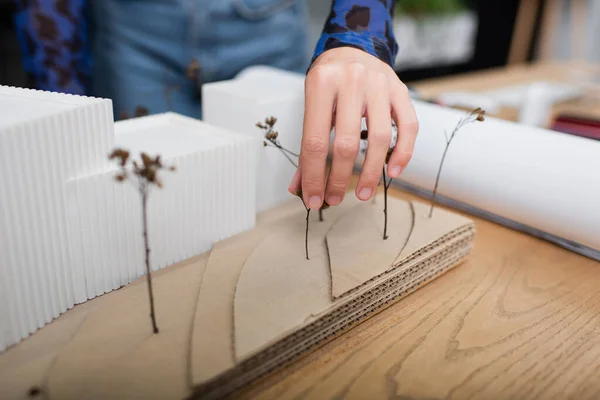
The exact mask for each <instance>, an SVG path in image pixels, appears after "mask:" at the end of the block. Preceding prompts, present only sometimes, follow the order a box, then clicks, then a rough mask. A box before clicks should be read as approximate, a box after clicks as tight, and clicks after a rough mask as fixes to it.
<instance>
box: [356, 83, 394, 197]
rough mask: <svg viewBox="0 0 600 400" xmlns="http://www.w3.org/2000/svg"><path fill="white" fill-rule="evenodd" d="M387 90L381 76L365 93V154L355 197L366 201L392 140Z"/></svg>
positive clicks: (377, 178) (380, 171)
mask: <svg viewBox="0 0 600 400" xmlns="http://www.w3.org/2000/svg"><path fill="white" fill-rule="evenodd" d="M390 111H391V108H390V90H389V83H388V79H387V77H386V76H385V75H384V74H379V73H377V74H375V76H373V78H372V79H371V80H370V85H369V92H368V94H367V115H368V117H367V130H368V132H369V136H368V142H369V146H368V148H367V155H366V158H365V162H364V163H363V168H362V172H361V174H360V178H359V180H358V185H357V186H356V197H358V198H359V199H360V200H369V199H370V198H371V197H372V196H373V194H374V193H375V190H376V188H377V184H378V183H379V180H380V178H381V175H382V174H383V166H384V163H385V158H386V155H387V152H388V149H389V148H390V142H391V139H392V117H391V112H390Z"/></svg>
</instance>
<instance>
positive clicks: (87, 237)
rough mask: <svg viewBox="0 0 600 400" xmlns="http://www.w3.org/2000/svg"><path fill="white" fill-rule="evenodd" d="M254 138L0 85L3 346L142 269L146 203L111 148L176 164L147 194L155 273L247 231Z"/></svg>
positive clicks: (251, 220) (251, 215) (252, 211)
mask: <svg viewBox="0 0 600 400" xmlns="http://www.w3.org/2000/svg"><path fill="white" fill-rule="evenodd" d="M260 146H262V144H261V142H260V141H258V140H253V139H251V138H249V137H247V136H243V135H237V134H234V133H231V132H229V131H226V130H224V129H221V128H216V127H213V126H211V125H208V124H206V123H203V122H201V121H197V120H194V119H190V118H186V117H183V116H179V115H176V114H171V113H167V114H161V115H155V116H149V117H143V118H136V119H134V120H128V121H123V122H119V123H117V124H115V123H114V122H113V113H112V104H111V101H110V100H104V99H96V98H88V97H81V96H72V95H65V94H58V93H49V92H42V91H34V90H27V89H21V88H12V87H4V86H0V173H1V178H0V181H1V182H2V187H1V188H0V351H1V350H3V349H5V348H6V347H7V346H10V345H11V344H14V343H17V342H18V341H19V340H21V339H23V338H25V337H27V336H28V335H29V334H31V333H32V332H34V331H36V330H37V329H39V328H41V327H42V326H44V325H45V324H47V323H49V322H50V321H52V319H54V318H56V317H58V316H59V315H60V314H61V313H63V312H65V311H66V310H67V309H69V308H71V307H73V305H75V304H78V303H81V302H84V301H86V300H88V299H91V298H93V297H96V296H98V295H100V294H103V293H106V292H108V291H111V290H114V289H117V288H119V287H121V286H123V285H126V284H127V283H129V282H131V281H132V280H134V279H136V278H138V277H140V276H142V275H143V273H144V253H143V242H142V224H141V201H140V197H139V194H138V192H137V190H136V188H135V187H134V186H133V185H129V184H126V183H125V184H119V183H117V182H115V180H114V176H115V173H116V172H117V165H116V163H114V162H112V161H110V160H109V159H108V155H109V153H110V152H111V151H112V150H113V149H114V148H115V147H122V148H125V149H127V150H129V151H130V152H131V154H132V156H134V157H137V156H138V155H139V152H140V151H145V152H147V153H148V154H150V155H156V154H160V155H161V156H162V159H163V161H164V162H165V163H166V164H168V165H174V166H175V167H176V168H177V170H176V171H175V172H166V171H165V172H164V173H163V174H162V179H163V182H164V188H163V189H160V190H159V189H153V190H152V193H151V195H150V198H149V205H148V212H149V214H148V223H149V237H150V247H151V249H152V252H151V263H152V265H151V266H152V269H154V270H156V269H158V268H162V267H165V266H168V265H171V264H174V263H176V262H178V261H182V260H184V259H187V258H189V257H192V256H194V255H197V254H200V253H203V252H205V251H206V250H208V249H209V248H210V247H211V246H212V244H213V243H215V242H216V241H218V240H220V239H223V238H226V237H229V236H232V235H234V234H236V233H239V232H242V231H245V230H247V229H250V228H252V227H253V226H254V224H255V217H256V184H255V182H256V171H257V155H258V154H259V153H258V152H259V151H260V150H262V149H260Z"/></svg>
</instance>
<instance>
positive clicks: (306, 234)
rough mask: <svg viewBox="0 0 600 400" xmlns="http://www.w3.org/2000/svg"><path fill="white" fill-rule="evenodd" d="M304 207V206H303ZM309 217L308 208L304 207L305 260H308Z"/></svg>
mask: <svg viewBox="0 0 600 400" xmlns="http://www.w3.org/2000/svg"><path fill="white" fill-rule="evenodd" d="M304 207H306V205H305V206H304ZM309 217H310V208H308V207H306V233H305V234H304V250H305V251H306V259H307V260H310V259H309V258H308V221H309Z"/></svg>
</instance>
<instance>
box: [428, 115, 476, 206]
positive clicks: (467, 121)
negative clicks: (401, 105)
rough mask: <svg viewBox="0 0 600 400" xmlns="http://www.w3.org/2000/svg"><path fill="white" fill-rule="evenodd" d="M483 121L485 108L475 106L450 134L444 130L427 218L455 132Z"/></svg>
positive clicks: (435, 198)
mask: <svg viewBox="0 0 600 400" xmlns="http://www.w3.org/2000/svg"><path fill="white" fill-rule="evenodd" d="M476 121H479V122H483V121H485V110H483V109H482V108H481V107H477V108H476V109H474V110H473V111H471V112H470V113H469V114H467V115H466V116H465V117H463V118H461V119H460V120H459V121H458V123H457V124H456V126H455V127H454V130H452V133H451V134H450V136H448V134H447V132H446V131H444V136H445V138H446V148H445V149H444V153H443V154H442V159H441V161H440V166H439V167H438V172H437V176H436V177H435V184H434V185H433V194H432V197H431V208H430V209H429V218H431V216H432V215H433V207H434V204H436V203H437V202H436V200H437V189H438V186H439V183H440V176H441V174H442V167H443V166H444V161H445V160H446V155H447V154H448V149H449V148H450V144H452V140H454V137H455V136H456V134H457V133H458V131H460V129H461V128H462V127H464V126H465V125H467V124H470V123H472V122H476Z"/></svg>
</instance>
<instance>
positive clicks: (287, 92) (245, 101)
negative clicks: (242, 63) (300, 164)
mask: <svg viewBox="0 0 600 400" xmlns="http://www.w3.org/2000/svg"><path fill="white" fill-rule="evenodd" d="M202 108H203V110H202V113H203V120H204V121H206V122H207V123H209V124H211V125H215V126H220V127H223V128H226V129H228V130H232V131H235V132H239V133H243V134H245V135H248V136H250V137H253V138H256V139H258V140H260V141H261V143H262V139H263V135H264V132H263V131H262V130H261V129H259V128H257V127H256V126H255V125H256V123H257V122H262V121H264V119H265V118H266V117H269V116H275V117H276V118H277V123H276V125H275V130H276V131H278V132H279V141H280V142H281V144H282V146H283V147H285V148H286V149H288V150H290V151H292V152H294V153H296V154H299V153H300V145H301V140H302V125H303V117H304V113H303V110H304V75H301V74H296V73H291V72H287V71H281V70H277V69H274V68H270V67H255V68H251V69H248V70H245V71H243V72H242V73H241V74H240V75H239V76H238V77H237V78H236V79H232V80H228V81H221V82H215V83H209V84H205V85H203V89H202ZM262 150H263V151H261V152H260V160H259V166H258V171H259V172H258V175H257V210H258V211H259V212H261V211H266V210H268V209H271V208H273V207H276V206H277V205H279V204H281V203H282V202H284V201H286V200H289V199H290V196H291V195H290V193H289V192H288V191H287V188H288V186H289V184H290V181H291V180H292V177H293V176H294V173H295V172H296V168H295V167H294V166H293V165H292V164H291V163H290V161H289V160H287V159H286V157H285V156H284V155H283V154H282V153H281V151H280V150H278V149H276V148H273V147H265V148H263V149H262ZM292 159H293V161H294V162H297V158H296V157H293V156H292Z"/></svg>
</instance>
